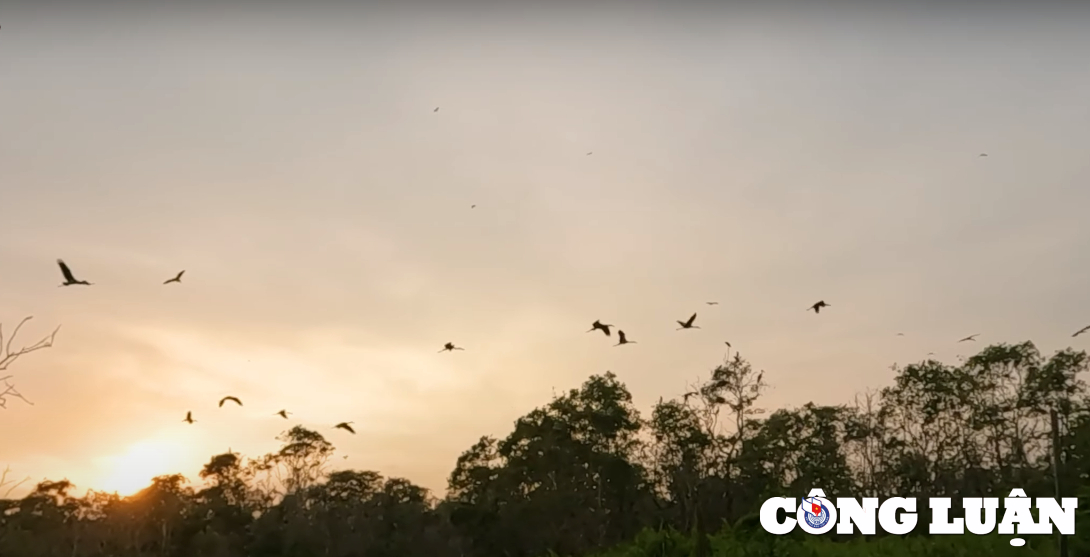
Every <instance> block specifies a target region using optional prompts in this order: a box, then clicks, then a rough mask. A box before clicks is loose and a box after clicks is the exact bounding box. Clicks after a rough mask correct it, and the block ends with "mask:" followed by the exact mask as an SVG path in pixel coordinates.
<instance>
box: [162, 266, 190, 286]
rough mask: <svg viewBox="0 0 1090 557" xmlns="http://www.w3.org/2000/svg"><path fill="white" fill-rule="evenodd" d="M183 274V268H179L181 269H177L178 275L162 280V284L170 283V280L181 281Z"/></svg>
mask: <svg viewBox="0 0 1090 557" xmlns="http://www.w3.org/2000/svg"><path fill="white" fill-rule="evenodd" d="M184 274H185V270H184V269H183V270H181V271H178V275H177V276H175V277H174V278H172V279H169V280H167V281H166V282H164V283H163V284H170V283H172V282H177V283H181V282H182V275H184Z"/></svg>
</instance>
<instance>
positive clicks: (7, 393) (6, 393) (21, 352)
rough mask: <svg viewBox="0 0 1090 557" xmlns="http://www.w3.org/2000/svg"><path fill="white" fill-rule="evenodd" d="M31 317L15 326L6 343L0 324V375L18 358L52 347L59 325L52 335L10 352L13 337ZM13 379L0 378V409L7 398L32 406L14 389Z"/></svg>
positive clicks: (6, 376)
mask: <svg viewBox="0 0 1090 557" xmlns="http://www.w3.org/2000/svg"><path fill="white" fill-rule="evenodd" d="M33 317H34V316H33V315H29V316H27V317H24V318H23V320H22V321H20V322H19V324H18V325H16V326H15V330H13V331H12V332H11V336H10V337H8V338H7V341H6V342H5V339H4V324H3V323H0V374H2V373H3V372H4V371H7V369H8V366H10V365H11V364H13V363H15V360H18V359H19V358H20V357H22V356H25V355H27V354H29V353H31V352H36V351H38V350H42V349H45V348H49V347H51V346H53V339H54V338H56V336H57V331H60V330H61V327H60V325H58V326H57V328H56V329H53V333H52V334H50V335H49V336H47V337H43V338H42V339H41V340H39V341H38V342H35V343H34V344H31V345H30V346H23V347H21V348H17V349H16V350H15V351H12V349H11V345H12V343H13V342H15V337H16V336H18V335H19V329H22V328H23V325H24V324H26V322H27V321H30V320H31V319H32V318H33ZM13 377H14V376H13V375H3V376H0V381H2V382H3V386H2V387H0V389H2V390H0V409H6V408H7V403H8V397H12V398H18V399H21V400H22V401H23V402H25V403H27V404H33V403H32V402H30V401H29V400H27V399H26V397H24V396H23V395H22V394H21V393H20V392H19V390H18V389H16V388H15V385H14V384H12V383H11V380H12V378H13Z"/></svg>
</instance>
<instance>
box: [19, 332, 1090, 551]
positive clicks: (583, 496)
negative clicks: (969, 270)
mask: <svg viewBox="0 0 1090 557" xmlns="http://www.w3.org/2000/svg"><path fill="white" fill-rule="evenodd" d="M1086 368H1087V356H1086V354H1085V353H1084V352H1075V351H1072V350H1065V351H1061V352H1057V353H1056V354H1054V355H1053V356H1051V357H1050V358H1045V357H1043V356H1042V355H1041V354H1040V353H1039V352H1038V351H1037V349H1036V348H1035V347H1034V346H1033V344H1032V343H1028V342H1027V343H1023V344H1019V345H1013V346H1012V345H997V346H991V347H988V348H986V349H984V350H983V351H981V352H980V353H979V354H977V355H976V356H974V357H972V358H969V359H967V360H965V361H964V362H963V363H962V364H960V365H957V366H950V365H945V364H942V363H940V362H937V361H933V360H932V361H925V362H921V363H919V364H914V365H909V366H907V367H904V368H901V369H896V379H895V382H894V384H893V385H892V386H890V387H887V388H885V389H883V390H882V391H881V392H877V393H871V394H866V395H861V396H860V397H858V398H857V399H856V400H855V401H854V402H853V403H852V404H849V405H844V406H835V407H834V406H818V405H814V404H807V405H805V406H802V407H801V408H797V409H792V410H778V411H775V412H771V413H769V414H767V415H766V414H765V412H764V411H763V410H762V409H761V408H759V406H758V405H759V399H760V397H761V394H762V391H763V390H764V389H765V388H766V384H765V382H764V377H763V373H761V372H757V371H755V370H754V369H752V368H751V366H750V365H749V364H748V363H747V362H746V361H745V360H744V359H742V358H741V357H740V356H738V355H735V356H734V357H733V358H732V359H729V360H727V361H725V362H724V363H723V364H722V365H719V366H718V367H716V368H715V369H714V370H713V371H712V373H711V375H710V377H709V378H708V379H707V380H706V381H705V382H704V383H703V384H702V385H699V386H698V387H697V388H696V391H697V393H696V394H695V395H692V396H690V397H686V398H684V399H681V400H660V401H659V403H658V404H656V405H655V406H654V408H653V410H652V413H651V415H650V416H649V417H648V418H647V419H644V418H641V416H640V415H639V414H638V413H637V412H636V410H635V409H634V407H633V405H632V401H631V396H630V395H629V393H628V391H627V389H626V388H625V386H624V385H623V384H622V383H620V382H619V381H618V380H617V378H616V377H615V376H614V375H612V374H608V373H607V374H606V375H604V376H592V377H591V378H589V379H588V380H587V381H586V382H585V383H584V384H583V385H582V387H581V388H580V389H577V390H572V391H571V392H569V393H568V394H566V395H564V396H559V397H556V398H554V400H552V401H551V402H550V403H549V404H548V405H546V406H544V407H541V408H538V409H536V410H534V411H532V412H530V413H529V414H527V415H525V416H523V417H522V418H520V419H519V420H518V421H517V422H516V424H515V426H514V430H513V431H512V432H511V433H510V434H508V435H507V437H505V438H503V439H497V438H493V437H483V438H481V440H480V441H479V442H478V443H476V444H475V445H474V446H472V447H470V448H469V449H468V450H467V451H465V453H464V454H462V456H461V457H460V458H459V459H458V461H457V463H456V465H455V468H454V470H453V471H452V472H451V474H450V478H449V492H448V494H447V495H446V497H445V498H444V499H442V500H436V499H434V498H433V497H432V496H430V495H429V494H428V492H427V491H426V490H425V489H423V488H421V487H419V486H416V485H414V484H413V483H412V482H410V481H408V480H405V479H401V478H384V477H382V476H381V475H380V474H378V473H376V472H371V471H358V470H339V471H330V466H331V460H330V459H331V457H332V453H333V446H332V445H331V444H330V443H329V442H328V441H327V440H326V439H325V438H323V437H322V436H321V435H320V434H318V433H316V432H314V431H310V430H307V429H304V428H302V427H295V428H293V429H291V430H289V431H287V432H285V433H284V434H283V435H282V436H281V437H280V441H282V447H281V448H280V450H279V451H277V452H275V453H272V454H268V455H265V456H263V457H259V458H252V459H247V458H243V457H241V456H239V455H236V454H230V453H229V454H221V455H216V456H213V457H212V458H211V459H210V460H209V461H208V463H207V464H206V465H205V466H204V469H203V470H202V471H201V473H200V477H201V479H202V480H203V482H200V484H201V485H200V486H192V485H190V484H189V483H188V482H187V480H186V479H185V478H183V477H182V476H180V475H172V476H162V477H158V478H156V479H155V480H154V481H153V483H152V485H150V486H149V487H147V488H146V489H144V490H143V491H141V492H139V493H138V494H136V495H133V496H131V497H126V498H119V497H117V496H116V495H111V494H105V493H96V492H93V491H91V492H88V493H87V494H86V495H85V496H82V497H79V496H77V495H76V494H75V493H74V490H75V488H74V486H73V485H72V484H70V483H69V482H67V481H59V482H48V481H47V482H42V483H40V484H38V486H37V487H36V489H34V491H33V492H32V493H31V494H30V495H29V496H27V497H26V498H24V499H21V500H0V555H3V556H5V557H23V556H28V557H29V556H33V557H50V556H60V555H64V556H65V557H78V556H87V557H90V556H118V557H129V556H152V555H155V556H164V557H165V556H173V557H200V556H209V557H212V556H224V557H226V556H244V555H245V556H258V557H262V556H284V557H287V556H298V557H314V556H336V557H348V556H367V557H417V556H419V557H463V556H465V557H499V556H503V557H539V556H545V555H564V556H568V555H598V556H600V557H632V556H652V555H655V556H677V557H682V556H689V555H696V556H712V555H714V556H726V555H732V556H735V555H738V556H743V555H754V556H755V555H777V556H779V555H783V556H788V555H790V556H845V557H846V556H860V557H862V556H875V557H880V556H893V555H930V556H947V555H949V556H954V555H957V556H976V555H982V554H989V555H992V556H993V557H1001V556H1004V555H1012V556H1013V555H1021V556H1031V555H1055V550H1054V549H1053V547H1054V545H1055V538H1052V537H1048V536H1024V537H1025V538H1026V539H1027V540H1028V541H1029V544H1028V545H1027V546H1025V547H1020V548H1015V547H1011V546H1010V545H1009V539H1010V536H998V535H994V536H979V537H978V536H973V535H966V536H928V535H927V528H926V525H927V524H928V523H929V521H930V517H929V516H928V515H927V509H926V507H925V508H922V509H920V510H921V513H920V526H919V527H917V529H916V531H915V532H913V533H912V534H909V535H907V536H876V537H867V538H860V537H855V538H848V537H846V536H836V535H832V534H830V535H827V536H821V537H815V536H807V535H805V534H801V533H798V532H796V533H792V534H789V535H787V536H780V537H777V536H771V535H768V534H766V533H764V532H763V531H762V530H761V529H760V525H759V523H758V520H757V518H756V511H757V509H758V508H759V507H760V504H761V503H762V502H763V501H764V500H765V499H766V498H767V497H770V496H774V495H787V496H802V495H805V494H806V492H807V491H808V490H809V489H810V488H811V487H815V486H816V487H821V488H823V489H824V490H825V492H826V494H827V495H828V496H829V497H830V498H832V497H836V496H857V497H862V496H875V497H889V496H894V495H899V496H906V495H915V496H919V497H929V496H938V495H945V496H951V497H963V496H1000V497H1002V496H1005V495H1006V494H1007V493H1008V492H1009V491H1010V489H1011V488H1012V487H1021V488H1023V489H1025V490H1026V492H1027V493H1029V494H1030V496H1038V495H1040V496H1051V495H1052V494H1053V481H1054V479H1053V477H1052V471H1051V470H1052V468H1051V466H1050V458H1049V454H1050V453H1049V451H1050V448H1051V443H1050V426H1049V409H1055V410H1056V411H1057V412H1058V413H1059V416H1060V422H1061V424H1062V428H1061V431H1062V433H1061V435H1062V442H1061V443H1060V446H1061V447H1062V449H1063V451H1062V452H1063V459H1062V460H1063V466H1062V467H1061V476H1062V477H1061V485H1062V486H1063V490H1064V491H1065V493H1064V495H1066V496H1072V495H1074V494H1076V493H1080V494H1081V493H1083V492H1084V491H1085V488H1086V486H1087V484H1088V480H1087V474H1088V473H1090V412H1088V411H1087V410H1088V403H1090V399H1088V397H1087V392H1086V389H1085V386H1084V385H1083V383H1082V381H1081V380H1080V379H1079V375H1080V374H1081V373H1082V372H1084V371H1085V370H1086ZM1086 510H1087V505H1086V500H1085V499H1084V500H1081V504H1080V509H1079V513H1080V515H1079V516H1080V518H1079V519H1078V521H1079V522H1082V523H1085V521H1086V520H1087V519H1086V518H1085V517H1084V516H1083V515H1084V513H1085V512H1086ZM1082 530H1085V528H1083V529H1082ZM1084 538H1090V536H1087V534H1085V533H1083V532H1082V531H1080V532H1079V534H1078V535H1077V536H1075V539H1073V540H1071V543H1072V545H1073V547H1072V555H1080V554H1083V555H1085V554H1090V553H1088V552H1090V546H1087V545H1085V543H1086V541H1087V540H1086V539H1084Z"/></svg>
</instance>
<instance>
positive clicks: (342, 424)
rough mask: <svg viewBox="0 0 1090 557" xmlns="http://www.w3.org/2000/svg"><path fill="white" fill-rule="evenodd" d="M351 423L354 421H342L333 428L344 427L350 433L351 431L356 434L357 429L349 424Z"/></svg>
mask: <svg viewBox="0 0 1090 557" xmlns="http://www.w3.org/2000/svg"><path fill="white" fill-rule="evenodd" d="M351 423H352V422H341V423H339V424H337V425H335V426H333V429H343V430H345V431H347V432H348V433H351V434H352V435H355V434H356V430H354V429H352V426H350V425H348V424H351Z"/></svg>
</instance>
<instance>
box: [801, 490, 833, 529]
mask: <svg viewBox="0 0 1090 557" xmlns="http://www.w3.org/2000/svg"><path fill="white" fill-rule="evenodd" d="M797 519H798V524H799V527H800V528H802V529H803V531H805V532H807V533H809V534H824V533H826V532H828V531H829V530H832V529H833V526H835V525H836V507H834V506H833V505H832V503H830V502H829V501H826V500H825V499H823V498H821V497H807V498H805V499H803V500H802V504H801V505H799V510H798V516H797Z"/></svg>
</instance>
